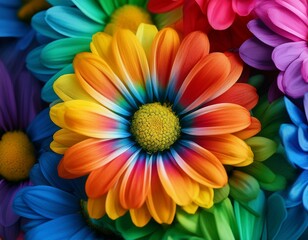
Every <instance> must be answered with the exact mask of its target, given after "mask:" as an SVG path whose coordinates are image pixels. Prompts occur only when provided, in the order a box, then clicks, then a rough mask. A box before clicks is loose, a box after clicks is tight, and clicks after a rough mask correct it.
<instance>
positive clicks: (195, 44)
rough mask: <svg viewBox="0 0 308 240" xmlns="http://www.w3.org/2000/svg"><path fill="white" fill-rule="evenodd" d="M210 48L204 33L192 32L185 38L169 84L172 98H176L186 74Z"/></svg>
mask: <svg viewBox="0 0 308 240" xmlns="http://www.w3.org/2000/svg"><path fill="white" fill-rule="evenodd" d="M192 49H193V51H192ZM209 50H210V44H209V39H208V37H207V35H205V34H204V33H201V32H197V31H196V32H192V33H190V34H188V35H187V36H186V37H185V38H184V39H183V41H182V42H181V45H180V47H179V49H178V52H177V54H176V57H175V60H174V64H173V67H172V70H171V77H170V82H169V85H168V93H169V94H170V99H174V96H175V93H176V92H177V91H178V90H179V89H180V87H181V85H182V83H183V81H184V79H185V78H186V76H187V75H188V74H189V72H190V71H191V69H192V68H193V67H194V66H195V65H196V64H197V63H198V62H199V61H200V59H202V58H203V57H205V56H206V55H208V54H209Z"/></svg>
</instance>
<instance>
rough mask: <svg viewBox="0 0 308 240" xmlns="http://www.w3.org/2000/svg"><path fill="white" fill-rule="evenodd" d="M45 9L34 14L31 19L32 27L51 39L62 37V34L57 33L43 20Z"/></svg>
mask: <svg viewBox="0 0 308 240" xmlns="http://www.w3.org/2000/svg"><path fill="white" fill-rule="evenodd" d="M45 15H46V11H41V12H38V13H37V14H35V15H34V16H33V17H32V19H31V25H32V27H33V28H34V29H35V30H36V31H37V32H39V33H40V34H43V35H44V36H46V37H48V38H52V39H60V38H64V36H63V35H62V34H59V33H58V32H56V31H55V30H54V29H52V28H51V27H50V26H49V25H48V23H47V22H46V20H45Z"/></svg>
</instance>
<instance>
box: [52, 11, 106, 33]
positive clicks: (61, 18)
mask: <svg viewBox="0 0 308 240" xmlns="http://www.w3.org/2000/svg"><path fill="white" fill-rule="evenodd" d="M46 22H47V23H48V24H49V26H50V27H51V28H53V29H54V30H55V31H57V32H58V33H61V34H63V35H64V36H67V37H77V38H91V37H92V35H93V34H94V33H96V32H101V31H102V30H103V29H104V27H103V26H102V24H99V23H96V22H94V21H92V20H91V19H89V18H87V17H86V16H85V15H84V14H83V13H82V12H81V11H80V10H79V9H76V8H72V7H65V6H57V7H52V8H50V9H48V10H47V11H46Z"/></svg>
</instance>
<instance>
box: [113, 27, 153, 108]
mask: <svg viewBox="0 0 308 240" xmlns="http://www.w3.org/2000/svg"><path fill="white" fill-rule="evenodd" d="M111 47H112V52H113V57H114V63H115V66H116V69H117V71H118V74H119V77H120V79H121V80H122V81H123V82H124V83H125V85H126V86H127V87H128V88H129V90H130V91H131V93H132V95H133V96H135V97H136V98H137V99H138V100H139V101H140V102H141V103H145V100H146V93H148V95H149V96H150V95H151V92H147V90H151V86H150V87H146V86H147V85H148V84H150V81H148V80H149V77H150V70H149V66H148V61H147V57H146V54H145V51H144V49H143V48H142V45H141V43H140V42H139V41H138V39H137V37H136V36H135V35H134V34H133V32H131V31H130V30H127V29H122V30H119V31H117V32H116V33H115V34H114V37H113V39H112V44H111Z"/></svg>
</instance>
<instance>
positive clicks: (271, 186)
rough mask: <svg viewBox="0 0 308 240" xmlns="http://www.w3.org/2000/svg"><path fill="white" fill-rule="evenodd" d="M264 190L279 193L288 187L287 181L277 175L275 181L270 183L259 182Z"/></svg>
mask: <svg viewBox="0 0 308 240" xmlns="http://www.w3.org/2000/svg"><path fill="white" fill-rule="evenodd" d="M259 183H260V186H261V188H262V189H264V190H267V191H279V190H283V189H285V188H286V186H287V180H286V178H285V177H283V176H281V175H276V178H275V179H274V181H272V182H270V183H265V182H259Z"/></svg>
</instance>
